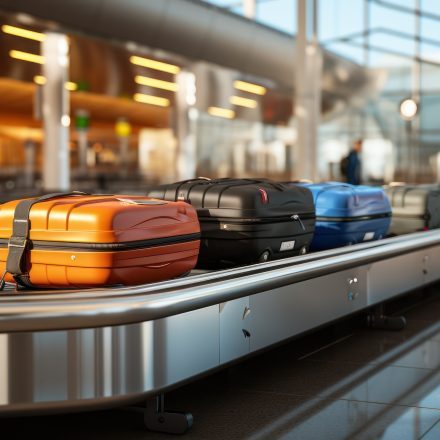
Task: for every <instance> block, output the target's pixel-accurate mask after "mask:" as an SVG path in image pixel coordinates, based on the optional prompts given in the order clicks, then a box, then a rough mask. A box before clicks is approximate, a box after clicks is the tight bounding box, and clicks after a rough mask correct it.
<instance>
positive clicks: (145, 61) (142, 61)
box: [130, 55, 180, 73]
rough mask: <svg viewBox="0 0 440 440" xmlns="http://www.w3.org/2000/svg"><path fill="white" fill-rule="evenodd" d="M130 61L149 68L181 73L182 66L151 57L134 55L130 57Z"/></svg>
mask: <svg viewBox="0 0 440 440" xmlns="http://www.w3.org/2000/svg"><path fill="white" fill-rule="evenodd" d="M130 63H131V64H135V65H136V66H141V67H148V68H149V69H154V70H160V71H162V72H168V73H179V72H180V67H179V66H175V65H174V64H168V63H163V62H161V61H156V60H150V59H149V58H143V57H138V56H136V55H133V56H131V57H130Z"/></svg>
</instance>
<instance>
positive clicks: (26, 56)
mask: <svg viewBox="0 0 440 440" xmlns="http://www.w3.org/2000/svg"><path fill="white" fill-rule="evenodd" d="M9 56H10V57H11V58H15V59H16V60H21V61H28V62H30V63H36V64H44V57H43V56H41V55H36V54H34V53H29V52H23V51H21V50H11V51H9Z"/></svg>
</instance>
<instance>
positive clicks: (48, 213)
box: [0, 195, 200, 287]
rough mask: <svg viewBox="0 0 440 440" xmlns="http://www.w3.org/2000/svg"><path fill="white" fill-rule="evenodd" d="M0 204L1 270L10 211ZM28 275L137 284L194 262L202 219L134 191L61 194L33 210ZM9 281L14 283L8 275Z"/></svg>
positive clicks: (70, 282)
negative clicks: (67, 195) (108, 193)
mask: <svg viewBox="0 0 440 440" xmlns="http://www.w3.org/2000/svg"><path fill="white" fill-rule="evenodd" d="M19 201H20V200H15V201H12V202H8V203H5V204H3V205H1V206H0V270H1V271H2V272H3V271H4V270H5V263H6V259H7V256H8V239H9V238H10V236H11V233H12V222H13V217H14V210H15V207H16V205H17V204H18V202H19ZM30 225H31V228H30V234H29V238H30V243H31V250H30V271H29V274H30V281H31V283H32V284H33V285H35V286H36V287H93V286H108V285H118V284H123V285H130V284H141V283H147V282H152V281H160V280H165V279H169V278H173V277H177V276H180V275H182V274H184V273H186V272H188V271H190V270H191V269H193V268H194V266H195V264H196V261H197V257H198V253H199V246H200V240H199V238H200V225H199V223H198V220H197V214H196V212H195V210H194V208H193V207H192V206H190V205H188V204H186V203H183V202H174V203H164V202H163V201H158V200H153V199H150V198H147V197H139V196H135V197H134V196H126V195H121V196H75V197H59V198H55V199H50V200H47V201H44V202H39V203H36V204H35V205H33V206H32V208H31V211H30ZM6 280H7V281H10V282H13V279H12V277H11V275H10V274H8V275H7V277H6Z"/></svg>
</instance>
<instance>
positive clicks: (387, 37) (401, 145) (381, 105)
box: [319, 0, 440, 182]
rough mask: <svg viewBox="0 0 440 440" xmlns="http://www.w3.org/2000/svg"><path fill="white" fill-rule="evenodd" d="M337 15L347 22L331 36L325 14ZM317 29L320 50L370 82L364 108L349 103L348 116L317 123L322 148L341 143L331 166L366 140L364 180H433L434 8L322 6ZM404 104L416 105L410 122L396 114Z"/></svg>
mask: <svg viewBox="0 0 440 440" xmlns="http://www.w3.org/2000/svg"><path fill="white" fill-rule="evenodd" d="M343 4H344V5H345V7H344V5H343ZM338 9H339V11H340V12H339V13H338V14H337V15H338V16H339V17H340V19H341V17H344V16H345V19H343V22H341V23H340V24H341V26H336V25H334V24H333V25H332V26H334V29H333V30H332V31H330V30H329V29H330V28H331V26H329V24H328V17H329V13H330V11H331V10H338ZM418 11H420V12H418ZM347 17H349V19H348V20H347ZM347 23H349V24H347ZM319 24H320V37H321V43H322V44H323V46H324V47H325V48H327V49H328V50H331V51H335V52H337V53H338V54H341V55H343V56H345V57H349V58H351V59H353V60H354V61H356V62H358V63H360V64H362V65H364V66H365V67H366V68H368V69H369V72H370V75H371V78H372V87H371V94H370V95H369V96H368V97H367V99H365V100H364V101H363V102H360V103H358V102H356V101H354V102H353V103H352V105H351V108H350V109H349V112H350V115H341V116H340V117H339V118H336V119H334V120H330V121H328V122H326V123H324V124H323V125H322V127H321V144H320V147H321V150H322V151H324V150H325V149H326V145H327V143H328V142H339V143H340V144H341V145H340V150H341V151H340V154H339V155H335V157H334V160H335V161H337V160H338V159H339V157H342V156H343V155H344V154H345V151H346V150H347V149H348V148H349V144H350V142H351V141H352V140H353V139H354V138H357V137H361V138H364V139H365V140H366V143H365V145H364V152H363V155H364V178H365V179H366V180H376V179H377V180H382V179H384V180H385V181H388V180H398V181H418V182H430V181H437V180H439V178H440V175H439V164H440V162H439V160H438V158H439V154H438V153H439V151H440V149H439V146H440V131H439V130H438V129H437V121H436V116H435V115H436V114H437V113H438V112H439V111H440V95H439V92H440V89H439V88H438V86H437V82H438V78H439V75H440V69H439V68H440V63H439V54H440V52H439V49H440V40H439V38H438V31H437V30H438V26H439V24H440V4H439V2H437V1H427V0H421V1H419V0H405V1H395V0H387V1H385V0H384V1H382V0H354V1H346V2H344V1H341V0H326V1H321V2H320V20H319ZM405 98H412V99H414V100H415V101H416V102H417V103H418V105H419V112H418V114H417V115H416V116H415V118H414V119H413V120H411V121H406V120H404V119H403V118H402V117H401V115H400V111H399V105H400V103H401V102H402V100H404V99H405ZM373 151H376V153H373ZM378 163H381V164H382V166H381V167H379V166H378ZM390 164H392V166H391V165H390ZM380 168H382V171H381V170H380Z"/></svg>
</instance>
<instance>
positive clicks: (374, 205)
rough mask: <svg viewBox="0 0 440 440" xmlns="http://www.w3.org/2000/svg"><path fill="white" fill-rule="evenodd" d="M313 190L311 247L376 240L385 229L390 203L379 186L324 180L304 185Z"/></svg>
mask: <svg viewBox="0 0 440 440" xmlns="http://www.w3.org/2000/svg"><path fill="white" fill-rule="evenodd" d="M304 186H305V187H307V188H308V189H310V191H312V193H313V198H314V201H315V206H316V229H315V236H314V239H313V242H312V246H311V247H312V249H313V250H323V249H331V248H335V247H341V246H347V245H349V244H356V243H360V242H363V241H371V240H379V239H381V238H383V237H385V235H386V234H387V232H388V229H389V226H390V222H391V206H390V203H389V201H388V198H387V197H386V195H385V193H384V191H383V189H382V188H378V187H369V186H355V185H350V184H347V183H339V182H327V183H322V184H306V185H304Z"/></svg>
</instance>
